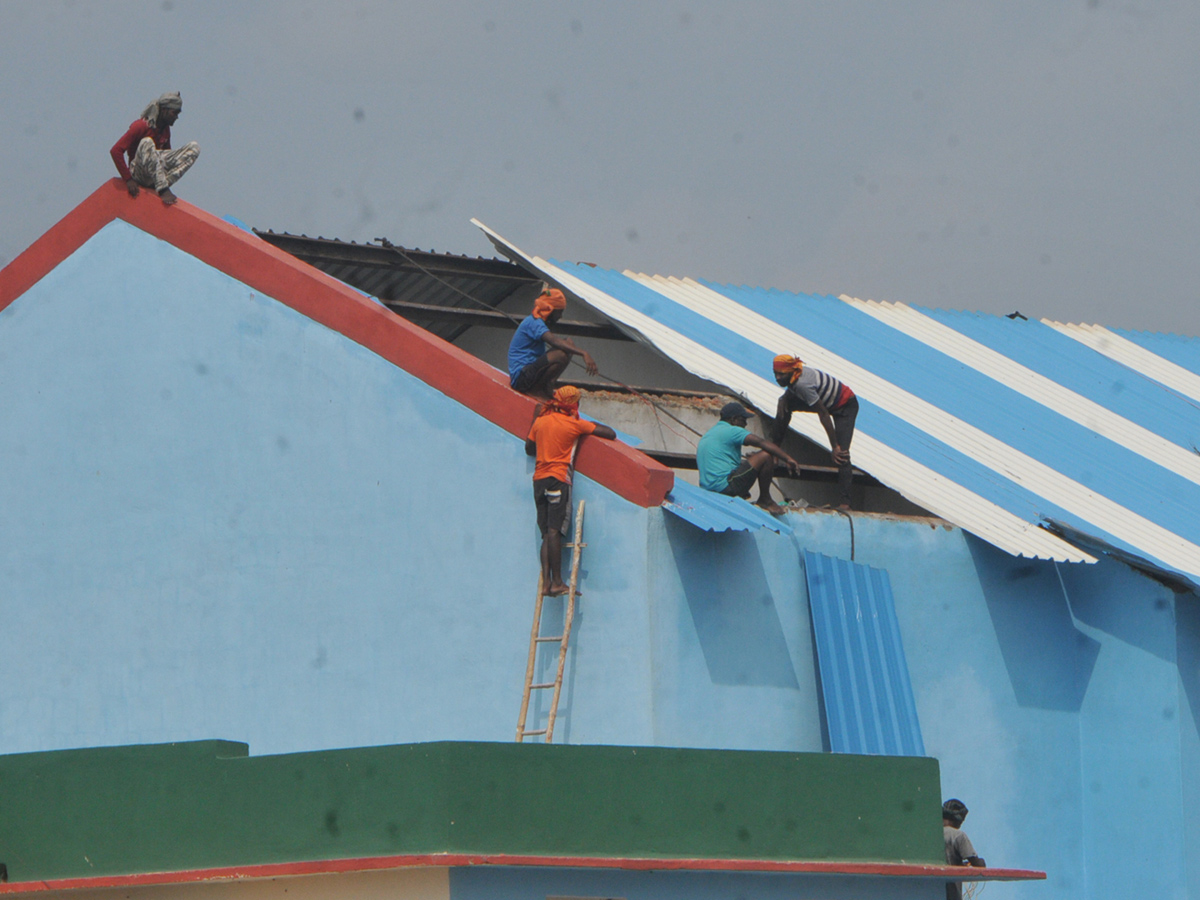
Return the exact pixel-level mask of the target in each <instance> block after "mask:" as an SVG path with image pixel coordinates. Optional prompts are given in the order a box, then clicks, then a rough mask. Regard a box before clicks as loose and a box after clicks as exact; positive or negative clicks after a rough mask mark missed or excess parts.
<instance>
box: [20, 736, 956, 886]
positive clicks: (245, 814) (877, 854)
mask: <svg viewBox="0 0 1200 900" xmlns="http://www.w3.org/2000/svg"><path fill="white" fill-rule="evenodd" d="M940 804H941V800H940V785H939V773H938V764H937V761H936V760H933V759H918V758H903V757H868V756H845V755H833V754H800V753H774V752H756V751H728V750H683V749H666V748H653V747H612V746H569V745H565V746H555V745H550V746H547V745H539V744H521V745H518V744H498V743H460V742H445V743H429V744H402V745H397V746H388V747H369V748H362V749H353V750H333V751H325V752H315V753H297V754H288V755H284V756H260V757H250V756H247V747H246V745H245V744H239V743H232V742H226V741H200V742H195V743H185V744H160V745H149V746H133V747H112V748H99V749H88V750H63V751H56V752H50V753H28V754H19V755H12V756H0V861H3V862H5V863H7V865H8V869H9V876H10V879H11V880H12V881H34V880H47V879H60V878H78V877H88V876H106V875H107V876H112V875H128V874H135V873H143V872H175V871H184V870H193V869H209V868H225V867H230V866H249V865H261V864H269V863H287V862H303V861H313V860H328V859H346V858H359V857H376V856H393V855H404V854H426V853H472V854H474V853H478V854H488V855H493V854H496V855H498V854H510V855H522V856H567V857H607V858H613V857H616V858H637V857H642V858H645V857H651V858H655V857H667V858H685V859H692V858H697V859H764V860H830V861H835V860H837V861H880V862H899V861H902V860H903V861H906V862H910V863H929V864H941V863H942V862H943V858H942V834H941V810H940Z"/></svg>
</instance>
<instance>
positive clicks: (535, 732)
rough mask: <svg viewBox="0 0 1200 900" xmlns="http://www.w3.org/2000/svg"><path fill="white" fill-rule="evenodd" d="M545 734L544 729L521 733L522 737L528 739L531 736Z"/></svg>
mask: <svg viewBox="0 0 1200 900" xmlns="http://www.w3.org/2000/svg"><path fill="white" fill-rule="evenodd" d="M545 733H546V729H545V728H539V729H538V730H537V731H522V732H521V735H522V736H523V737H529V736H530V735H531V734H545Z"/></svg>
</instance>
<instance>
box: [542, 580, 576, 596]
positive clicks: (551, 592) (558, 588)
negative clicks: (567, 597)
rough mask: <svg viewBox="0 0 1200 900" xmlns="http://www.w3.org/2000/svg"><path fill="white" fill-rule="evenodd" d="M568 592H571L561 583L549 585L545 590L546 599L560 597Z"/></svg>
mask: <svg viewBox="0 0 1200 900" xmlns="http://www.w3.org/2000/svg"><path fill="white" fill-rule="evenodd" d="M569 590H571V589H570V588H569V587H567V586H566V585H565V584H563V583H562V582H561V581H559V582H557V583H556V584H552V585H550V587H548V588H546V596H547V597H561V596H562V595H563V594H565V593H567V592H568V591H569Z"/></svg>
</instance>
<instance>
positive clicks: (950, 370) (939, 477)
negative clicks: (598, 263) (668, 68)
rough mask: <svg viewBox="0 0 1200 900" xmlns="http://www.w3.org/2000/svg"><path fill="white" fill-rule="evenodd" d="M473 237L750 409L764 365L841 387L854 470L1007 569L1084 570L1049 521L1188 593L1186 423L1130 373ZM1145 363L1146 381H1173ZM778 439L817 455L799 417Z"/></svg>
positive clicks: (940, 314)
mask: <svg viewBox="0 0 1200 900" xmlns="http://www.w3.org/2000/svg"><path fill="white" fill-rule="evenodd" d="M481 227H482V226H481ZM485 231H486V229H485ZM488 233H489V236H490V237H491V238H492V239H493V241H495V242H496V243H497V244H498V246H501V247H502V248H504V249H505V251H506V252H508V253H511V254H514V255H517V256H520V257H523V258H524V259H525V260H526V261H527V262H528V263H529V264H530V265H532V266H533V267H535V268H536V269H538V270H539V271H541V272H542V273H544V275H545V276H546V277H547V278H548V279H549V280H551V281H554V282H557V283H559V284H561V285H562V286H563V287H565V288H566V289H568V290H569V291H571V292H572V293H574V294H576V295H577V296H579V297H580V298H582V299H583V300H585V301H586V302H588V303H589V304H591V305H593V306H595V307H596V308H597V309H599V310H600V311H601V312H603V313H604V314H605V315H607V316H608V317H609V318H611V319H613V320H614V321H616V322H618V323H620V324H621V325H622V326H623V327H624V328H626V329H627V330H629V331H630V332H632V333H634V334H636V335H638V336H639V337H641V338H642V339H643V340H646V341H647V342H649V343H651V344H653V345H654V346H655V347H657V348H658V349H659V350H660V351H662V352H663V353H665V354H667V355H668V356H670V357H672V358H673V359H675V360H676V361H677V362H679V363H680V364H681V365H683V366H684V367H685V368H687V369H689V370H690V371H692V372H694V373H695V374H697V375H699V376H701V377H703V378H707V379H710V380H712V381H715V382H717V383H720V384H724V385H727V386H729V387H730V388H732V389H733V390H735V391H737V392H738V393H740V394H742V395H744V396H745V397H746V398H747V399H748V400H749V401H750V402H751V403H753V404H754V405H756V406H758V407H759V408H760V409H764V410H773V409H774V407H775V403H776V400H777V398H778V396H779V387H778V386H777V385H776V384H775V382H774V380H773V378H772V375H771V359H772V357H773V356H775V354H777V353H793V354H796V355H797V356H799V357H800V358H802V359H804V360H805V362H806V363H807V364H809V365H812V366H814V367H815V368H818V369H822V370H824V371H826V372H829V373H830V374H831V375H834V376H836V377H837V378H839V379H841V380H842V381H844V382H845V383H846V384H848V385H849V386H850V387H851V388H852V389H853V390H854V392H855V393H856V394H857V395H858V396H859V400H860V405H861V408H860V412H859V417H858V426H857V429H856V434H855V438H854V445H853V454H854V459H855V463H856V465H858V466H859V467H860V468H862V469H864V470H865V471H868V472H870V473H871V474H872V475H874V476H875V477H876V478H878V479H879V480H880V481H882V482H883V483H884V484H887V485H888V486H890V487H892V488H893V489H895V490H897V491H899V492H900V493H901V494H903V495H905V496H906V497H908V498H909V499H910V500H912V501H913V502H915V503H917V504H919V505H920V506H923V507H924V508H926V509H928V510H930V511H931V512H933V513H935V514H937V515H939V516H942V517H943V518H945V519H948V520H949V521H951V522H954V523H956V524H958V525H960V526H961V527H963V528H965V529H966V530H968V531H970V532H972V533H974V534H976V535H978V536H979V537H981V538H983V539H984V540H987V541H989V542H991V543H993V544H995V545H996V546H998V547H1001V548H1002V549H1004V550H1006V551H1008V552H1010V553H1013V554H1016V555H1023V556H1031V557H1040V558H1049V559H1056V560H1064V561H1093V560H1094V558H1095V557H1094V556H1093V555H1092V553H1091V552H1089V550H1088V549H1084V548H1081V547H1079V546H1077V545H1076V544H1073V543H1071V542H1069V541H1067V540H1064V539H1062V538H1061V537H1059V536H1056V535H1054V534H1051V533H1050V532H1049V531H1047V530H1046V529H1045V528H1043V527H1042V526H1043V525H1044V524H1045V523H1047V522H1056V523H1062V524H1063V525H1064V526H1066V528H1067V529H1068V530H1071V531H1073V532H1077V533H1079V534H1085V535H1090V536H1092V537H1094V538H1095V539H1096V541H1097V546H1109V547H1112V548H1115V549H1116V550H1119V551H1121V552H1122V553H1124V554H1127V555H1128V556H1129V557H1130V558H1137V559H1144V560H1146V561H1147V562H1149V563H1150V564H1151V565H1152V566H1154V567H1156V568H1159V569H1163V570H1166V571H1169V572H1176V573H1179V574H1182V575H1184V576H1185V577H1187V578H1189V579H1190V580H1192V581H1193V582H1197V583H1200V515H1198V514H1197V512H1196V511H1197V510H1200V455H1197V453H1196V452H1195V451H1194V448H1193V442H1194V441H1196V439H1197V438H1200V415H1198V413H1197V408H1196V405H1195V401H1194V400H1193V399H1192V398H1191V397H1189V396H1187V395H1186V394H1184V393H1182V392H1181V391H1180V390H1179V388H1178V387H1175V386H1168V385H1164V383H1163V382H1162V381H1161V380H1160V377H1159V376H1158V375H1157V374H1155V373H1153V372H1151V371H1150V370H1149V369H1148V368H1147V367H1146V366H1145V365H1143V366H1141V367H1136V366H1131V364H1130V363H1129V362H1128V361H1126V360H1121V359H1117V358H1115V357H1114V356H1113V355H1112V354H1111V353H1110V354H1106V353H1103V352H1099V351H1098V350H1097V349H1095V348H1094V347H1091V346H1089V345H1088V344H1087V343H1086V341H1081V340H1080V339H1079V337H1078V336H1077V335H1075V334H1073V333H1070V330H1069V329H1064V328H1061V327H1056V326H1053V325H1051V324H1048V323H1039V322H1028V321H1022V320H1010V319H1007V318H1003V317H997V316H986V315H977V314H973V313H951V312H944V311H940V310H926V309H918V308H915V307H909V306H905V305H903V304H884V303H875V302H872V301H860V300H855V299H854V298H850V297H842V298H834V297H823V296H809V295H803V294H793V293H788V292H783V291H777V290H765V289H760V288H746V287H733V286H729V285H718V284H713V283H708V282H700V281H694V280H692V279H675V278H663V277H660V276H646V275H639V274H635V273H630V272H626V273H619V272H615V271H611V270H606V269H600V268H593V267H591V266H588V265H583V264H575V263H565V262H558V261H553V260H544V259H541V258H539V257H532V256H528V255H526V254H523V253H521V251H519V250H518V249H517V248H515V247H513V246H512V245H511V244H508V243H507V242H505V241H504V240H503V239H502V238H500V237H499V236H498V235H496V234H494V233H493V232H488ZM1122 339H1123V340H1125V341H1126V343H1128V344H1130V345H1131V346H1140V345H1138V344H1136V343H1135V342H1133V341H1130V340H1128V339H1125V338H1122ZM1143 351H1144V352H1148V351H1145V348H1143ZM1159 359H1161V358H1160V357H1157V356H1154V359H1153V360H1152V362H1153V366H1152V367H1151V368H1164V369H1165V368H1166V367H1167V366H1169V365H1174V366H1175V368H1176V369H1178V370H1179V371H1180V372H1184V371H1187V370H1186V368H1185V367H1183V366H1179V365H1178V364H1174V363H1168V361H1166V360H1162V361H1161V365H1160V363H1159V362H1157V361H1158V360H1159ZM1143 362H1145V360H1143ZM792 427H793V429H794V430H796V431H798V432H800V433H801V434H804V435H805V436H806V437H809V438H810V439H812V440H814V441H816V442H817V443H819V444H822V445H824V444H825V440H826V439H825V435H824V431H823V429H822V428H821V426H820V424H819V422H818V421H817V418H816V416H810V415H797V416H793V418H792ZM1093 552H1094V551H1093Z"/></svg>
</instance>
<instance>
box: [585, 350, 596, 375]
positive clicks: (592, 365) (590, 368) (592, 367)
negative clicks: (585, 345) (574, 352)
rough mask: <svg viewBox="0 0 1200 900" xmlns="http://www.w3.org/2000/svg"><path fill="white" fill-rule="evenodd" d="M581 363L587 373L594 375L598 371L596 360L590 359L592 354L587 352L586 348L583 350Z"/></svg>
mask: <svg viewBox="0 0 1200 900" xmlns="http://www.w3.org/2000/svg"><path fill="white" fill-rule="evenodd" d="M583 364H584V366H585V367H586V368H587V373H588V374H589V375H595V374H596V373H597V372H599V371H600V367H599V366H597V365H596V361H595V360H594V359H592V354H590V353H588V352H587V351H586V350H585V351H583Z"/></svg>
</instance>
